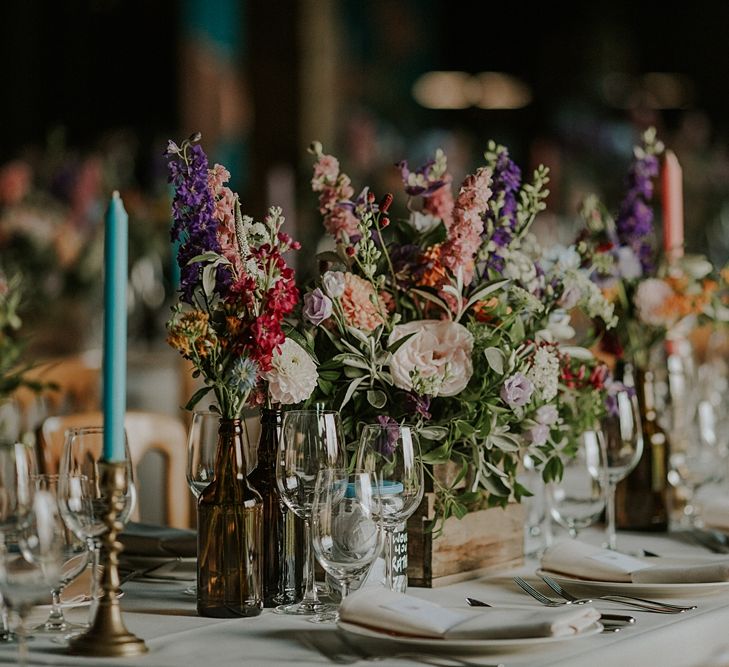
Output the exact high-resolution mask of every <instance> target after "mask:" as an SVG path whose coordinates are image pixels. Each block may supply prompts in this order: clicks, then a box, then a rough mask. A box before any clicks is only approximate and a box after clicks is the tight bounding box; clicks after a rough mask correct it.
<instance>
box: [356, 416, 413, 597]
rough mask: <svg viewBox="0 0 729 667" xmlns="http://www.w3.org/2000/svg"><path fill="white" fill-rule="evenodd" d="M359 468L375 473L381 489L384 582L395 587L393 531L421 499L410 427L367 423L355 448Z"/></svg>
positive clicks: (396, 424)
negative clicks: (383, 534)
mask: <svg viewBox="0 0 729 667" xmlns="http://www.w3.org/2000/svg"><path fill="white" fill-rule="evenodd" d="M356 467H357V469H358V470H362V471H364V472H369V473H372V474H374V475H375V478H376V479H377V484H378V487H379V490H380V498H381V509H380V511H379V514H381V517H382V526H383V528H384V530H385V538H386V539H385V585H386V586H387V588H389V589H390V590H395V588H396V587H395V580H394V576H393V569H392V564H393V555H394V534H395V529H396V528H397V527H398V525H399V524H401V523H403V522H404V521H406V520H407V519H408V518H409V517H410V516H411V515H412V514H413V512H415V510H416V509H417V508H418V506H419V505H420V501H421V500H422V499H423V461H422V459H421V458H420V445H419V444H418V441H417V439H416V438H415V437H414V435H413V432H412V430H411V428H410V427H409V426H405V425H401V424H398V423H397V422H393V423H389V424H367V425H366V426H365V427H364V429H363V430H362V435H361V437H360V441H359V447H358V449H357V465H356Z"/></svg>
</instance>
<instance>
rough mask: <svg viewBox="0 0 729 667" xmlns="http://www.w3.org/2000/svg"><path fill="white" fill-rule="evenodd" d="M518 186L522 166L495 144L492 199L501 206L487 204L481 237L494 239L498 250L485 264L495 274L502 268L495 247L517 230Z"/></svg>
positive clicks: (499, 255)
mask: <svg viewBox="0 0 729 667" xmlns="http://www.w3.org/2000/svg"><path fill="white" fill-rule="evenodd" d="M520 186H521V169H519V167H518V166H517V165H516V164H515V163H514V161H513V160H512V159H511V158H510V157H509V151H508V150H507V149H506V148H505V147H503V146H498V147H496V159H495V161H494V162H493V176H492V178H491V190H492V193H493V194H492V195H491V198H492V201H494V202H498V201H501V208H499V209H497V208H496V207H489V209H488V210H487V211H486V215H485V216H484V237H485V238H484V240H489V241H493V242H494V244H495V245H496V247H497V250H495V251H493V252H492V253H491V255H490V256H489V258H488V260H487V261H486V267H487V268H489V269H493V270H495V271H497V272H498V273H501V272H502V271H503V270H504V259H503V257H502V255H501V254H500V253H499V250H498V248H506V247H508V246H509V244H510V243H511V241H512V239H513V238H514V234H513V232H514V230H515V229H516V222H517V220H516V209H517V193H518V192H519V187H520Z"/></svg>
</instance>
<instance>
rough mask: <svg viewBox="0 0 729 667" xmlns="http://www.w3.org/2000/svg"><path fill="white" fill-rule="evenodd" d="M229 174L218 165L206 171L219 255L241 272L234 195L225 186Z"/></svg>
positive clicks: (237, 271)
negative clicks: (212, 204)
mask: <svg viewBox="0 0 729 667" xmlns="http://www.w3.org/2000/svg"><path fill="white" fill-rule="evenodd" d="M229 180H230V172H229V171H228V170H227V169H226V168H225V167H223V166H222V165H220V164H216V165H215V166H214V167H213V168H212V169H210V170H208V187H209V188H210V192H211V193H212V195H213V202H214V208H213V220H215V221H216V222H217V223H218V228H217V236H218V242H219V243H220V251H221V254H222V255H223V256H224V257H225V258H226V259H227V260H228V261H230V262H231V263H232V264H233V266H234V267H235V270H236V273H240V271H241V270H242V265H241V259H240V254H239V252H238V240H237V238H236V235H235V212H234V211H235V194H234V193H233V191H232V190H231V189H230V188H229V187H227V186H226V185H225V183H227V182H228V181H229Z"/></svg>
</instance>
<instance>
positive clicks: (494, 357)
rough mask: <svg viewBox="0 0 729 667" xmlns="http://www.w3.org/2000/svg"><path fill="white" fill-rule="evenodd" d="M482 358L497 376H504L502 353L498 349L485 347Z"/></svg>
mask: <svg viewBox="0 0 729 667" xmlns="http://www.w3.org/2000/svg"><path fill="white" fill-rule="evenodd" d="M483 353H484V356H485V357H486V361H487V362H488V364H489V366H490V367H491V370H493V371H494V372H495V373H498V374H499V375H503V374H504V353H503V352H502V351H501V350H500V349H499V348H498V347H487V348H486V349H485V350H484V351H483Z"/></svg>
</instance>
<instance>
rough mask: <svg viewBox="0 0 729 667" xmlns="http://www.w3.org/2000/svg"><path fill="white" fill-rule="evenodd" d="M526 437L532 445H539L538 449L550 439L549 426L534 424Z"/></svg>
mask: <svg viewBox="0 0 729 667" xmlns="http://www.w3.org/2000/svg"><path fill="white" fill-rule="evenodd" d="M525 435H526V439H527V440H528V441H529V442H530V443H531V444H532V445H537V447H539V446H541V445H543V444H544V443H545V442H547V438H548V437H549V426H547V425H546V424H534V426H531V427H529V428H528V429H527V431H526V434H525Z"/></svg>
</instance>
